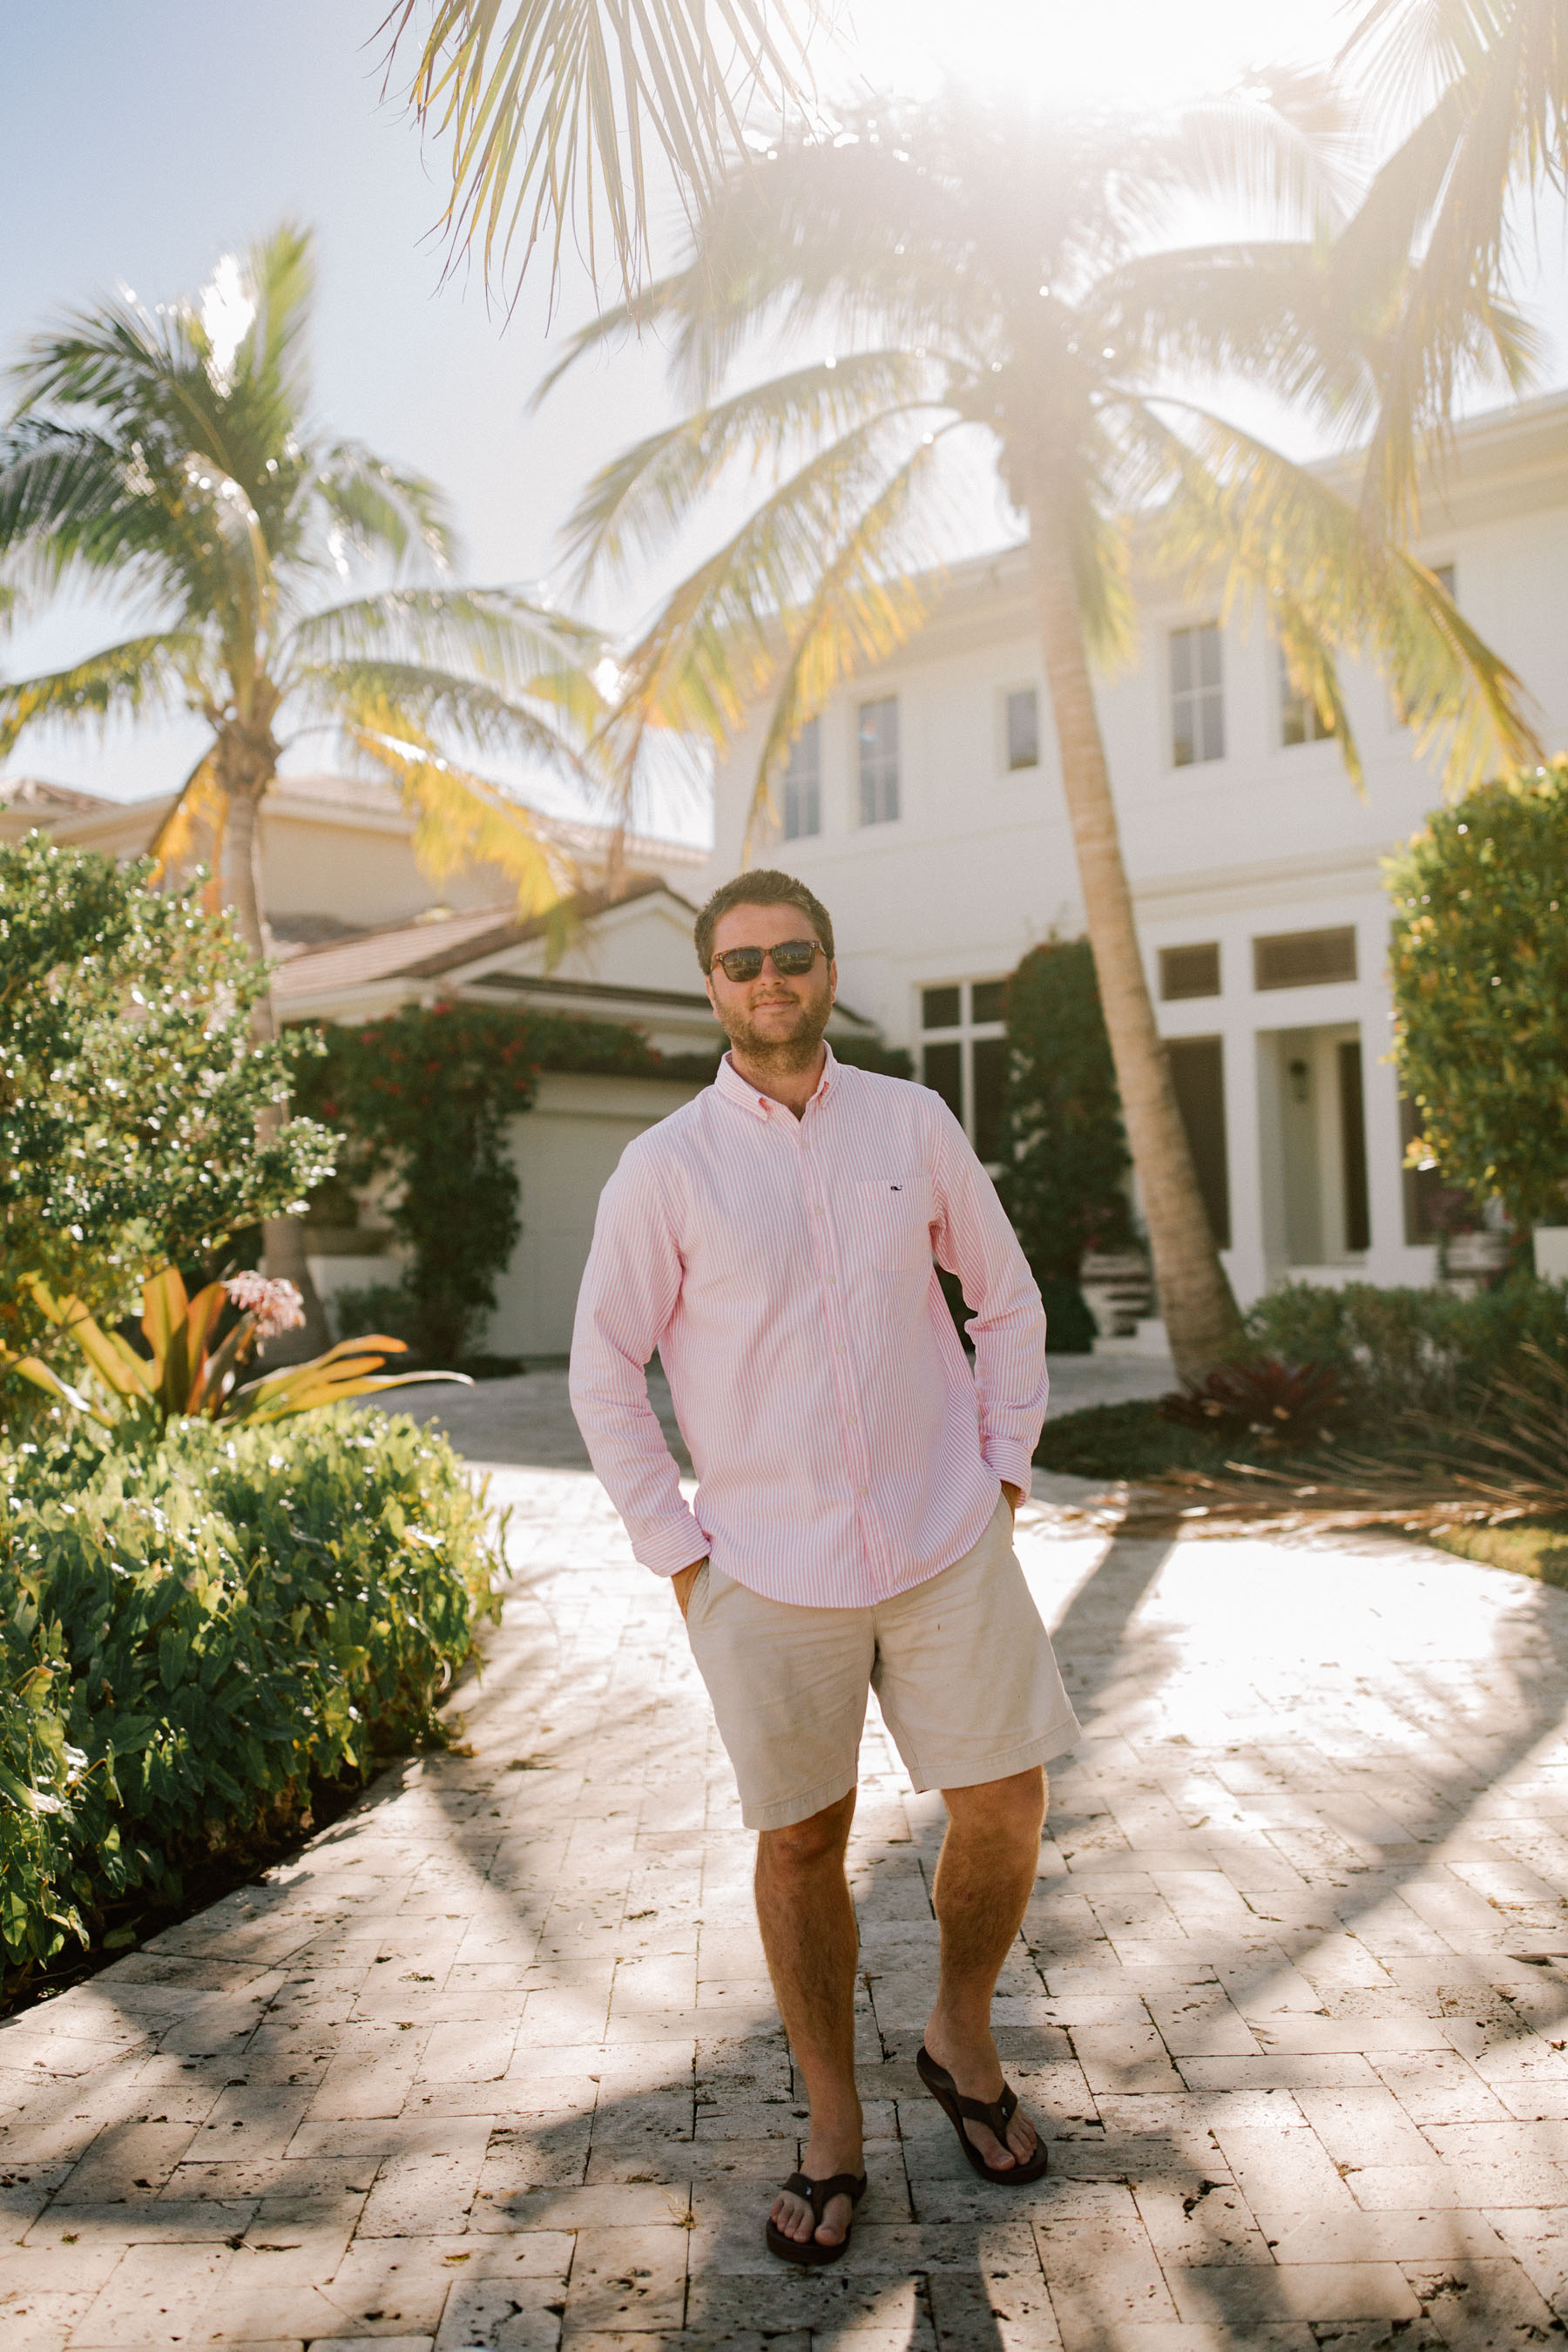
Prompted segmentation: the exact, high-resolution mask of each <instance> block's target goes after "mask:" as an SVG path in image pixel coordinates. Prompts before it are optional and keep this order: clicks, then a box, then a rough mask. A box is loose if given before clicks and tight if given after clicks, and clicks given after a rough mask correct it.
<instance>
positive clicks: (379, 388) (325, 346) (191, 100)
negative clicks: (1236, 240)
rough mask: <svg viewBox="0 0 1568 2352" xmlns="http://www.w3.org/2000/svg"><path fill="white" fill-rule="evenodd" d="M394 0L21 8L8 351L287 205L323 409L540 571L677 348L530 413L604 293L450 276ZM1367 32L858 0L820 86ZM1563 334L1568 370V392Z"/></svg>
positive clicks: (1112, 75) (177, 753) (1250, 54)
mask: <svg viewBox="0 0 1568 2352" xmlns="http://www.w3.org/2000/svg"><path fill="white" fill-rule="evenodd" d="M387 5H389V0H53V5H47V6H41V7H40V6H34V7H30V8H16V9H13V10H11V11H9V12H8V21H7V25H6V41H5V48H6V60H5V62H6V71H5V77H4V79H3V82H0V154H3V155H4V156H5V167H6V182H7V188H8V193H9V198H10V202H9V218H10V223H11V233H10V236H9V238H8V249H7V253H6V266H5V271H4V273H3V274H0V358H3V357H4V356H6V355H8V354H9V353H11V352H14V351H15V350H16V347H17V346H18V345H19V343H20V342H21V341H22V340H23V339H24V338H25V336H26V334H27V333H28V332H29V331H32V330H33V329H35V328H36V327H37V325H38V324H40V323H41V322H42V321H43V320H47V318H49V317H50V316H51V315H54V314H58V312H59V311H60V310H62V309H65V308H68V307H69V306H70V305H72V304H73V303H79V302H82V301H86V300H89V299H91V298H92V297H93V296H94V295H95V294H98V293H100V292H103V291H106V290H108V289H110V288H112V287H113V285H114V284H115V283H116V282H117V281H119V282H123V283H125V284H128V285H129V286H131V287H132V288H133V289H135V290H136V292H137V293H138V295H140V296H142V298H143V299H149V300H157V299H163V298H166V297H168V296H170V295H173V294H176V293H181V292H195V290H196V289H198V288H199V287H200V285H201V284H202V283H203V281H204V280H205V278H206V277H207V276H208V275H209V274H210V272H211V269H212V268H213V265H214V264H215V262H216V260H217V258H218V257H219V256H220V255H221V254H222V253H223V252H224V251H225V250H226V249H229V248H232V247H236V246H242V245H244V244H245V243H246V242H247V240H248V239H249V238H251V237H252V236H256V235H258V233H260V232H261V231H263V230H265V229H266V228H267V227H268V226H271V225H272V224H273V223H275V222H276V221H278V220H279V218H280V217H282V216H283V215H285V214H292V215H295V216H297V217H299V218H300V219H303V220H306V221H309V222H310V223H311V224H312V225H313V226H314V227H315V229H316V231H317V235H318V240H319V265H320V278H321V290H320V300H319V311H318V325H317V333H316V341H315V391H316V401H317V406H318V409H319V412H320V414H321V416H322V417H323V418H324V419H325V420H328V421H329V422H330V423H331V425H332V426H333V427H334V429H336V430H339V431H342V432H345V433H351V434H353V435H354V436H357V437H359V438H361V439H363V440H364V441H367V442H369V443H370V444H371V445H372V446H374V447H378V448H380V449H383V450H384V451H385V452H386V453H387V454H388V455H390V456H393V457H396V458H398V459H400V460H402V461H404V462H405V463H407V464H411V465H413V466H415V467H419V468H420V469H422V470H423V471H426V472H427V473H429V474H430V475H432V476H433V477H434V478H436V479H437V480H438V481H440V482H441V483H443V484H444V485H445V486H446V488H447V490H448V491H449V493H450V494H451V497H452V499H453V502H454V505H455V508H456V511H457V514H458V521H459V524H460V526H461V528H462V530H463V532H464V536H465V539H466V541H467V547H468V563H467V571H468V577H469V578H471V579H476V580H495V581H512V582H531V581H538V580H541V579H542V578H544V577H546V576H548V574H549V573H550V572H551V569H552V562H553V560H554V540H555V533H556V531H557V530H558V528H559V525H560V523H561V521H562V520H563V517H564V516H565V514H566V513H567V511H568V510H569V509H570V507H571V505H572V503H573V500H574V497H575V495H576V493H577V491H578V489H579V488H580V487H581V486H582V484H583V482H584V480H585V479H586V478H587V476H588V475H589V473H590V472H591V471H592V470H593V469H594V467H595V466H597V465H598V464H600V463H602V462H603V461H604V460H605V458H606V457H610V456H611V455H613V454H614V453H615V452H616V450H617V449H619V448H620V447H622V446H625V444H626V442H628V441H630V440H631V439H633V438H635V437H636V436H638V435H639V434H641V433H644V432H646V431H647V430H648V429H649V426H650V425H652V424H654V423H655V422H657V421H658V419H659V418H661V417H662V416H664V415H667V414H668V404H667V399H666V394H665V390H664V383H663V371H662V364H661V361H660V357H659V354H658V351H657V349H655V348H652V347H647V348H643V349H638V348H637V347H635V346H633V347H629V348H626V349H623V350H622V351H621V352H619V353H618V354H617V355H616V357H615V358H614V359H613V360H606V361H601V362H595V363H594V364H593V365H592V366H591V367H589V368H586V369H584V371H583V372H582V373H580V374H579V375H577V376H575V377H574V378H573V379H572V380H571V382H570V384H569V387H568V389H566V390H565V391H564V392H563V393H560V394H556V395H555V397H554V398H553V399H552V401H551V402H550V403H549V404H547V405H546V407H545V408H544V409H543V411H542V413H541V414H540V415H537V416H531V415H529V413H528V402H529V395H530V393H531V389H532V387H533V385H534V383H535V382H536V381H537V379H538V377H539V375H540V374H541V373H542V369H543V367H544V366H545V364H546V363H547V362H548V360H549V358H550V356H551V354H552V350H553V348H554V346H555V344H556V342H557V341H558V339H559V338H560V336H561V335H562V334H563V332H565V331H570V329H571V328H572V327H573V326H574V325H575V324H576V323H578V322H579V321H580V320H583V319H584V318H586V317H588V316H589V315H591V311H592V307H593V296H592V290H591V289H590V288H589V287H588V286H587V284H586V282H585V279H584V276H583V275H582V274H581V273H580V272H577V271H574V270H571V269H569V271H568V274H567V278H566V280H565V283H564V284H563V289H562V302H561V307H560V310H559V312H558V314H557V317H556V319H555V320H554V321H553V323H551V322H550V321H549V320H548V303H547V298H548V279H547V274H546V273H545V272H544V271H542V270H536V271H534V272H533V273H531V278H530V282H529V283H528V285H527V286H526V287H525V289H524V291H523V294H522V296H521V299H520V301H519V302H518V304H517V307H516V309H515V310H514V311H513V313H512V315H511V316H510V319H505V318H503V317H502V316H501V315H500V313H499V312H498V311H497V310H495V309H494V308H493V307H492V306H490V305H489V304H487V302H486V300H485V298H484V295H483V291H482V289H480V288H479V286H478V285H477V283H475V282H473V281H472V280H471V279H469V278H462V277H459V278H455V279H451V280H448V282H447V283H446V284H445V285H443V284H442V283H441V277H442V251H441V248H440V247H439V245H438V244H437V243H436V242H435V241H433V239H432V237H431V234H430V232H431V228H432V224H433V222H434V221H435V219H436V217H437V214H438V212H439V208H440V184H441V158H440V157H439V155H432V156H430V157H428V158H426V157H422V155H421V152H420V145H419V141H418V138H417V136H416V133H415V131H413V130H412V128H411V127H410V125H409V122H408V121H407V119H406V117H405V113H404V111H403V110H402V108H401V106H400V105H398V104H397V103H396V102H391V103H385V104H384V103H383V102H382V100H381V84H382V76H381V70H380V65H381V54H382V53H381V47H380V45H379V44H378V42H377V40H376V37H375V35H376V28H377V26H378V24H379V23H380V20H381V18H382V16H384V13H385V9H386V6H387ZM1345 22H1346V19H1345V16H1344V14H1343V13H1342V11H1341V10H1340V9H1339V8H1338V7H1337V6H1336V5H1333V0H1188V5H1175V0H1098V5H1097V6H1096V7H1095V8H1094V9H1092V10H1085V9H1084V8H1083V7H1082V5H1081V0H964V5H963V6H959V5H956V4H955V0H858V5H857V6H856V8H855V11H854V19H853V24H854V37H855V41H856V44H857V46H856V47H854V49H853V50H852V51H850V52H848V53H847V54H845V55H843V56H841V57H840V58H837V59H828V60H826V61H825V78H826V79H827V81H829V82H830V83H831V82H832V81H834V80H838V81H843V80H844V79H847V78H850V77H851V76H852V75H853V74H858V75H862V76H863V77H864V78H865V79H867V80H868V81H870V82H872V83H874V84H875V85H876V86H878V87H879V88H886V87H888V86H889V84H899V85H901V86H903V87H906V88H917V89H918V88H920V87H921V86H929V85H930V84H931V81H933V80H934V79H936V78H937V77H938V76H939V75H940V74H942V72H944V71H954V70H957V71H963V72H965V73H968V74H970V75H972V76H973V77H975V78H978V79H991V80H1006V81H1008V82H1010V83H1014V84H1016V82H1017V81H1018V80H1019V79H1024V80H1026V81H1027V82H1029V83H1031V84H1033V85H1034V86H1035V87H1036V88H1037V89H1041V90H1042V91H1046V90H1048V91H1050V92H1052V93H1053V94H1055V95H1058V96H1059V97H1060V98H1062V99H1063V100H1074V99H1079V98H1085V97H1088V98H1095V99H1103V98H1108V97H1111V96H1122V97H1128V98H1131V99H1132V100H1169V99H1170V98H1171V97H1172V96H1173V95H1175V94H1176V93H1177V91H1178V89H1180V88H1181V87H1183V86H1186V87H1191V88H1194V89H1195V88H1198V87H1201V86H1205V85H1206V86H1208V87H1214V86H1215V85H1216V84H1217V83H1219V82H1222V81H1223V80H1225V79H1226V78H1227V77H1228V75H1229V73H1230V72H1231V71H1232V70H1233V69H1234V68H1238V67H1240V66H1242V65H1243V64H1245V63H1246V62H1247V61H1248V60H1253V59H1258V58H1268V57H1270V56H1281V55H1290V56H1294V57H1299V58H1300V57H1310V56H1313V55H1323V54H1326V53H1327V52H1328V51H1329V50H1330V49H1331V47H1333V45H1334V43H1335V42H1336V40H1337V39H1338V38H1339V37H1341V36H1342V31H1343V28H1344V25H1345ZM1537 290H1538V294H1539V298H1540V299H1541V301H1542V304H1543V306H1544V308H1545V310H1547V312H1548V314H1549V317H1550V319H1551V320H1552V323H1553V324H1554V325H1555V324H1556V323H1557V322H1558V321H1559V320H1562V319H1563V318H1565V317H1568V302H1565V301H1564V297H1563V268H1562V263H1561V257H1560V256H1559V255H1557V253H1556V250H1555V248H1553V255H1552V262H1551V266H1550V267H1549V268H1548V270H1547V272H1546V274H1545V276H1544V277H1543V278H1542V283H1541V285H1540V287H1539V288H1538V289H1537ZM1562 352H1563V341H1559V343H1558V347H1557V355H1556V356H1555V357H1554V360H1553V362H1552V368H1551V370H1550V372H1549V377H1548V381H1549V382H1551V383H1562V382H1563V381H1565V380H1568V369H1565V368H1564V366H1563V363H1562ZM985 521H986V526H987V530H986V535H990V533H989V529H988V524H989V518H986V519H985ZM995 535H997V536H999V535H1000V533H999V531H998V532H997V533H996V534H995ZM651 585H652V583H649V582H645V583H641V585H640V587H639V586H638V584H637V583H632V584H631V585H630V586H629V587H628V588H627V589H626V591H624V592H623V593H621V595H620V598H619V602H618V604H616V605H613V606H612V605H611V604H605V605H603V606H602V607H601V609H600V611H599V613H598V614H597V615H596V617H598V618H600V619H602V620H604V621H605V622H608V623H610V624H612V625H627V624H629V623H630V622H632V621H633V620H634V619H635V618H636V617H637V609H638V607H639V605H641V604H646V602H647V596H648V594H649V593H650V591H651ZM118 634H120V625H119V623H118V622H117V620H116V619H115V617H114V616H113V615H112V614H110V613H108V612H106V611H104V610H102V609H98V610H89V609H83V608H77V609H74V610H73V609H57V610H56V611H55V612H54V613H52V614H50V615H49V616H47V618H46V619H45V620H43V621H40V622H37V623H34V624H32V625H29V626H28V627H26V629H25V630H23V631H21V632H19V633H18V634H17V635H16V637H15V638H14V639H13V640H12V641H11V642H10V644H9V645H6V644H5V643H4V642H0V662H4V663H5V666H6V667H7V668H9V669H10V670H11V671H12V673H13V674H14V675H15V674H18V673H21V674H25V673H26V672H27V671H30V670H33V669H36V668H40V667H50V666H52V665H54V664H55V663H57V662H63V661H66V660H68V659H69V658H71V657H72V656H74V655H77V654H80V653H85V652H87V651H88V650H89V649H90V647H91V646H93V645H95V644H98V643H101V642H104V641H106V640H107V639H109V638H110V637H111V636H112V635H118ZM200 741H201V736H200V733H199V731H197V730H192V729H185V728H174V729H168V730H162V729H160V730H135V731H132V730H129V729H117V730H114V731H113V732H112V733H111V734H110V737H109V739H108V740H107V742H104V743H102V744H100V742H99V741H98V740H97V739H96V738H89V737H82V736H75V735H73V736H70V737H67V736H64V735H61V734H58V733H51V734H49V735H42V734H40V735H38V736H37V737H35V738H32V739H29V740H26V741H25V742H24V744H23V746H22V747H21V748H20V750H19V751H18V752H17V753H16V755H14V756H13V758H12V760H11V761H9V762H8V763H7V765H8V772H12V773H17V772H20V773H33V774H42V775H47V776H50V777H53V778H56V779H58V781H61V782H78V783H80V784H82V785H84V786H85V787H87V788H88V789H89V790H93V791H99V792H108V793H116V794H118V795H124V796H137V797H139V796H141V795H143V794H147V793H155V792H158V791H160V790H163V789H166V788H167V787H168V786H169V785H170V784H171V783H173V782H174V781H176V780H177V778H178V776H179V775H180V774H183V773H184V770H185V768H186V767H188V766H189V764H190V762H191V760H192V759H193V758H194V757H195V752H196V751H197V750H199V748H200ZM688 821H689V818H688V819H686V820H683V823H684V822H688Z"/></svg>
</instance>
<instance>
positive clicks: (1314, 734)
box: [1276, 646, 1334, 748]
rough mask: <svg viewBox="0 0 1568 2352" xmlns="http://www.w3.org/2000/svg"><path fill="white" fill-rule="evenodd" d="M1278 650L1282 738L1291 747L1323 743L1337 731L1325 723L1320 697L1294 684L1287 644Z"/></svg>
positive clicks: (1280, 737) (1280, 738) (1283, 742)
mask: <svg viewBox="0 0 1568 2352" xmlns="http://www.w3.org/2000/svg"><path fill="white" fill-rule="evenodd" d="M1276 650H1277V652H1278V654H1279V740H1280V742H1281V743H1282V744H1284V745H1285V746H1286V747H1287V748H1289V745H1291V744H1292V743H1321V742H1322V741H1323V740H1325V738H1326V737H1329V736H1331V735H1332V733H1333V731H1334V730H1333V729H1332V728H1331V727H1330V726H1327V725H1325V724H1324V721H1323V719H1322V718H1321V715H1320V713H1319V710H1318V705H1317V700H1316V698H1315V697H1314V696H1312V695H1310V694H1298V693H1297V691H1296V688H1294V686H1293V685H1292V684H1291V682H1290V665H1289V662H1288V661H1287V660H1286V658H1285V648H1284V646H1279V647H1277V649H1276Z"/></svg>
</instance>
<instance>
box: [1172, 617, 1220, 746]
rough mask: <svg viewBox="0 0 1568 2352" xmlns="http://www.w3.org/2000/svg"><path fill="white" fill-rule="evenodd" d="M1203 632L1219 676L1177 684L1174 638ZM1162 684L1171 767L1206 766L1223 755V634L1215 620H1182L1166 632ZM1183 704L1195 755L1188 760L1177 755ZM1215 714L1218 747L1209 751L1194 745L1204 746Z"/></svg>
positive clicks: (1189, 637)
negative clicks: (1209, 639)
mask: <svg viewBox="0 0 1568 2352" xmlns="http://www.w3.org/2000/svg"><path fill="white" fill-rule="evenodd" d="M1205 633H1212V639H1211V641H1212V643H1213V645H1214V648H1215V655H1216V656H1217V661H1216V668H1217V671H1218V675H1217V677H1215V678H1214V679H1213V680H1212V681H1205V682H1202V683H1199V684H1197V685H1191V684H1189V685H1187V686H1184V687H1179V686H1178V685H1177V684H1176V641H1177V639H1178V638H1179V637H1186V638H1188V639H1194V640H1195V639H1199V638H1202V637H1203V636H1204V635H1205ZM1165 686H1166V693H1167V697H1168V703H1167V709H1168V715H1169V719H1170V728H1171V735H1170V745H1171V750H1170V760H1171V766H1172V767H1173V769H1181V768H1208V767H1213V766H1214V765H1215V763H1216V762H1217V761H1221V760H1224V759H1225V758H1226V757H1227V756H1228V746H1227V744H1226V724H1225V633H1224V631H1223V630H1222V629H1221V627H1220V625H1219V623H1218V622H1217V621H1183V622H1181V623H1180V624H1178V625H1176V626H1174V627H1173V628H1171V629H1168V630H1167V631H1166V633H1165ZM1184 705H1185V706H1186V707H1187V710H1188V716H1189V720H1190V721H1191V722H1194V723H1190V724H1189V729H1188V733H1189V738H1190V740H1191V741H1192V742H1193V744H1194V755H1193V757H1192V758H1191V759H1190V760H1181V759H1178V758H1177V756H1176V748H1177V736H1176V723H1177V713H1178V711H1180V710H1181V709H1182V708H1183V706H1184ZM1214 717H1217V721H1218V730H1217V731H1218V737H1219V742H1218V748H1217V750H1215V751H1208V750H1206V749H1198V748H1195V747H1197V746H1199V745H1205V746H1206V744H1207V743H1208V741H1209V740H1210V737H1209V727H1208V721H1209V719H1211V718H1214Z"/></svg>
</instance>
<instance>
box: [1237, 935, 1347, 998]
mask: <svg viewBox="0 0 1568 2352" xmlns="http://www.w3.org/2000/svg"><path fill="white" fill-rule="evenodd" d="M1355 977H1356V952H1355V928H1354V926H1353V924H1349V923H1347V924H1346V925H1345V926H1344V927H1343V929H1336V930H1331V931H1277V932H1276V933H1275V934H1274V935H1273V937H1272V938H1270V939H1261V940H1253V942H1252V984H1253V986H1254V987H1255V988H1313V987H1316V986H1317V985H1318V983H1319V982H1322V981H1329V980H1354V978H1355Z"/></svg>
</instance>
